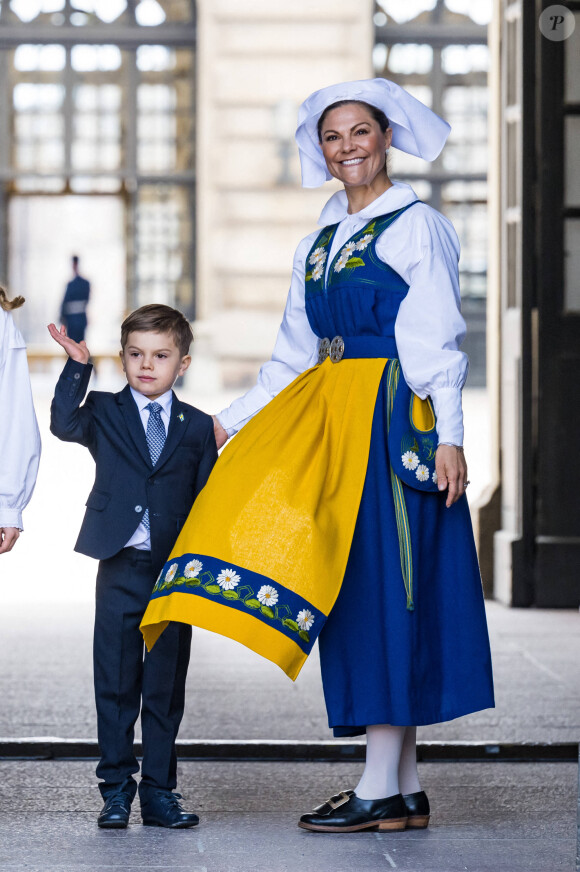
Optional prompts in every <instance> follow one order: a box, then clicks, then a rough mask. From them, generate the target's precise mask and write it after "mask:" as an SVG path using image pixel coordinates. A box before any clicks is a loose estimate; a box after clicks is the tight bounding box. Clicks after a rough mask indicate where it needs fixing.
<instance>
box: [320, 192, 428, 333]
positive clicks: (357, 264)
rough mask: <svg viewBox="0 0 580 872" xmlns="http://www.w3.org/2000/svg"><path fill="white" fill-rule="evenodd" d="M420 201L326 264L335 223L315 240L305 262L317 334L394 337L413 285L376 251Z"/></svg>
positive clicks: (360, 235) (356, 238)
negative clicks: (380, 241)
mask: <svg viewBox="0 0 580 872" xmlns="http://www.w3.org/2000/svg"><path fill="white" fill-rule="evenodd" d="M418 202H420V201H419V200H414V201H413V203H409V204H408V205H407V206H404V207H403V208H402V209H398V210H397V211H395V212H389V213H388V214H387V215H380V216H378V217H377V218H373V219H372V220H371V221H369V223H368V224H367V225H366V226H365V227H363V229H362V230H359V231H358V232H357V233H355V234H354V235H353V236H352V237H351V238H350V239H349V240H348V242H346V243H345V244H344V245H343V246H342V248H341V249H340V250H339V251H338V252H337V254H336V255H335V257H334V259H333V261H332V263H331V264H330V267H329V268H328V277H327V278H325V276H326V273H327V270H326V266H327V264H326V261H327V258H328V253H329V251H330V247H331V244H332V239H333V237H334V234H335V232H336V228H337V227H338V225H337V224H332V225H330V226H329V227H325V228H324V229H323V230H322V231H321V232H320V233H319V235H318V236H317V238H316V240H315V242H314V245H313V246H312V248H311V249H310V252H309V254H308V257H307V259H306V276H305V279H306V293H305V296H306V315H307V317H308V321H309V323H310V326H311V328H312V330H313V331H314V333H315V334H316V335H317V336H318V337H320V338H322V337H325V336H326V337H330V338H332V337H333V336H344V337H346V336H384V337H389V338H392V339H393V341H394V336H395V319H396V317H397V312H398V311H399V306H400V305H401V302H402V300H403V299H404V297H405V295H406V294H407V291H408V290H409V286H408V285H407V283H406V282H405V281H404V280H403V279H402V278H401V276H400V275H399V274H398V273H397V272H395V270H394V269H392V267H390V266H389V265H388V264H386V263H384V262H383V261H382V260H381V259H380V258H379V256H378V255H377V252H376V245H377V240H378V239H379V236H380V235H381V233H382V232H383V230H385V229H386V228H387V227H388V226H389V225H390V224H392V223H393V221H395V220H396V219H397V218H398V217H399V215H401V214H402V213H403V212H405V211H406V209H409V208H410V207H411V206H413V205H414V204H415V203H418Z"/></svg>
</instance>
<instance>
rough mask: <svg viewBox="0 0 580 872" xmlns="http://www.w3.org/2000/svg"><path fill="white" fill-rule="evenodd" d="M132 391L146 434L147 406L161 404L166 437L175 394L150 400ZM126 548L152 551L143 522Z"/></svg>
mask: <svg viewBox="0 0 580 872" xmlns="http://www.w3.org/2000/svg"><path fill="white" fill-rule="evenodd" d="M129 389H130V391H131V396H132V397H133V399H134V400H135V402H136V403H137V408H138V409H139V415H140V416H141V423H142V424H143V429H144V430H145V434H147V424H148V422H149V410H148V409H147V408H146V406H148V405H149V403H159V405H160V406H161V420H162V421H163V426H164V427H165V435H166V436H167V431H168V429H169V419H170V418H171V403H172V401H173V392H172V391H165V393H164V394H161V396H160V397H157V399H156V400H150V399H149V397H145V396H143V394H141V393H139V391H136V390H134V388H129ZM125 548H136V549H137V550H138V551H151V534H150V532H149V530H148V529H147V527H145V525H144V524H143V522H141V523H140V524H139V526H138V527H137V529H136V530H135V532H134V533H133V535H132V536H131V538H130V539H129V541H128V542H127V544H126V545H125Z"/></svg>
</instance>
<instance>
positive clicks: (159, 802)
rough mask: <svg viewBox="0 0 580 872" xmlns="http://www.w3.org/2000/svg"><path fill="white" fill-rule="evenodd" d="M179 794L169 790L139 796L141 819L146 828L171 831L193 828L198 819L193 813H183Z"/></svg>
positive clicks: (154, 791)
mask: <svg viewBox="0 0 580 872" xmlns="http://www.w3.org/2000/svg"><path fill="white" fill-rule="evenodd" d="M181 798H182V797H181V794H180V793H172V792H171V790H161V789H160V788H158V789H155V788H154V789H152V790H147V791H146V792H144V793H142V794H141V817H142V818H143V824H144V826H146V827H168V828H169V829H171V830H184V829H187V827H195V826H197V824H198V823H199V818H198V816H197V815H196V814H193V812H188V811H185V810H184V809H183V807H182V805H181V803H180V802H179V800H180V799H181Z"/></svg>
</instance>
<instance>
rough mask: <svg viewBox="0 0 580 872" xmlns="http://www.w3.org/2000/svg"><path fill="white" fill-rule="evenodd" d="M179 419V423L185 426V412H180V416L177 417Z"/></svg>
mask: <svg viewBox="0 0 580 872" xmlns="http://www.w3.org/2000/svg"><path fill="white" fill-rule="evenodd" d="M177 418H178V420H179V421H181V423H182V424H183V422H184V421H185V417H184V415H183V412H180V414H179V415H178V416H177Z"/></svg>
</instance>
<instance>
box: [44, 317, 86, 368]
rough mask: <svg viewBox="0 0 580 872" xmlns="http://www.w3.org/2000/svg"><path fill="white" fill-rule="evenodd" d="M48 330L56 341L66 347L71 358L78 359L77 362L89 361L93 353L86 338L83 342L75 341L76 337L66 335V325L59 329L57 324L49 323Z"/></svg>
mask: <svg viewBox="0 0 580 872" xmlns="http://www.w3.org/2000/svg"><path fill="white" fill-rule="evenodd" d="M48 332H49V333H50V335H51V336H52V338H53V339H54V341H55V342H58V344H59V345H60V346H62V348H64V350H65V351H66V353H67V354H68V356H69V357H70V358H71V360H76V361H77V363H88V362H89V358H90V356H91V355H90V352H89V349H88V348H87V343H86V342H85V340H84V339H83V341H82V342H75V341H74V339H71V338H70V336H67V335H66V327H64V326H62V327H61V328H60V330H59V329H58V328H57V327H56V324H49V325H48Z"/></svg>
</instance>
